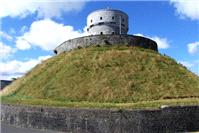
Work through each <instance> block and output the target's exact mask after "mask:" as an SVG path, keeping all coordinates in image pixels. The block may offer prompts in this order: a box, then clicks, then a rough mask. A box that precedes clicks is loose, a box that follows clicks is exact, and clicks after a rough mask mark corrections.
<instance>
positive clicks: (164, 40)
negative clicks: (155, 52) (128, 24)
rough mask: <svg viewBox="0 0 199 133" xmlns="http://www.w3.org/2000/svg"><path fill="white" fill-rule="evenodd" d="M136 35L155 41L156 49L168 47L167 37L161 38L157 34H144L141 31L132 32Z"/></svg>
mask: <svg viewBox="0 0 199 133" xmlns="http://www.w3.org/2000/svg"><path fill="white" fill-rule="evenodd" d="M134 35H136V36H142V37H147V38H150V39H152V40H154V41H156V43H157V45H158V49H168V48H169V47H170V44H169V41H168V39H167V38H162V37H158V36H147V35H146V36H145V35H143V34H141V33H137V34H134Z"/></svg>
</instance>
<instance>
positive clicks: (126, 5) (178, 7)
mask: <svg viewBox="0 0 199 133" xmlns="http://www.w3.org/2000/svg"><path fill="white" fill-rule="evenodd" d="M107 7H109V8H112V9H118V10H122V11H124V12H126V13H127V14H128V15H129V32H128V34H135V35H140V36H145V37H148V38H151V39H153V40H155V41H156V42H157V43H158V47H159V52H160V53H162V54H166V55H168V56H170V57H172V58H174V59H175V60H177V61H178V62H180V63H181V64H183V65H184V66H186V67H187V68H188V69H189V70H191V71H192V72H194V73H196V74H198V75H199V2H198V1H197V0H190V1H186V0H184V1H183V0H181V1H179V0H171V1H139V2H138V1H70V0H67V1H64V0H61V1H59V2H52V1H51V0H45V1H43V2H36V1H35V0H29V1H28V0H26V1H25V0H18V1H17V0H16V1H15V2H13V1H11V0H2V1H1V3H0V22H1V23H0V24H1V28H0V57H1V61H0V73H1V75H0V79H11V78H14V77H20V76H22V75H24V73H26V72H27V71H29V70H30V69H31V68H32V67H34V66H35V65H36V64H38V63H40V62H42V60H45V59H47V58H50V57H52V56H54V53H53V49H54V48H55V47H56V46H58V45H59V44H60V43H62V42H63V41H66V40H68V39H71V38H76V37H80V36H84V35H87V33H86V31H85V28H86V18H87V15H88V14H89V13H90V12H92V11H94V10H96V9H101V8H107Z"/></svg>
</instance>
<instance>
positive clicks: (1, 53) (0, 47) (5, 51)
mask: <svg viewBox="0 0 199 133" xmlns="http://www.w3.org/2000/svg"><path fill="white" fill-rule="evenodd" d="M15 51H16V50H15V49H14V48H11V47H10V46H8V45H5V44H3V43H2V42H0V57H1V60H3V59H6V58H8V57H9V56H10V55H11V54H12V53H14V52H15Z"/></svg>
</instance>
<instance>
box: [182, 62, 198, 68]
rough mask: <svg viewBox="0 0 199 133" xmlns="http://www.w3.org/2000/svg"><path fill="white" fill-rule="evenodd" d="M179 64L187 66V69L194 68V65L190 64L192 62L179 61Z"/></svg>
mask: <svg viewBox="0 0 199 133" xmlns="http://www.w3.org/2000/svg"><path fill="white" fill-rule="evenodd" d="M179 63H181V64H182V65H184V66H186V67H187V68H191V67H193V66H194V63H192V62H190V61H179Z"/></svg>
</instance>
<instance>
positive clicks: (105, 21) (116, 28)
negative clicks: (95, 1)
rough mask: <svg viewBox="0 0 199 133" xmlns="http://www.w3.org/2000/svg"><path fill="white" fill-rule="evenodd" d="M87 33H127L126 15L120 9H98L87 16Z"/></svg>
mask: <svg viewBox="0 0 199 133" xmlns="http://www.w3.org/2000/svg"><path fill="white" fill-rule="evenodd" d="M87 32H88V34H89V35H100V34H101V35H102V34H104V35H108V34H109V35H110V34H116V35H118V34H127V32H128V15H127V14H126V13H124V12H122V11H120V10H113V9H100V10H96V11H94V12H91V13H90V14H89V15H88V17H87Z"/></svg>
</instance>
